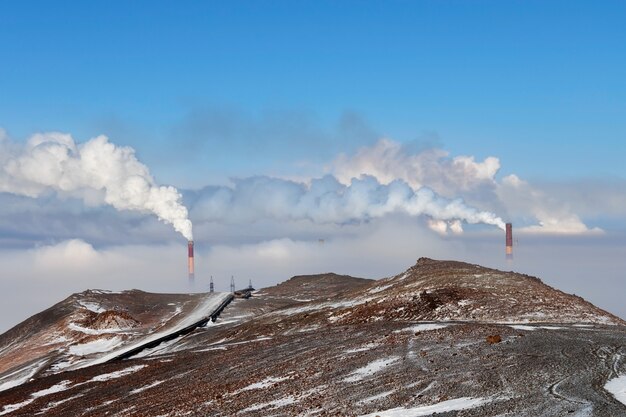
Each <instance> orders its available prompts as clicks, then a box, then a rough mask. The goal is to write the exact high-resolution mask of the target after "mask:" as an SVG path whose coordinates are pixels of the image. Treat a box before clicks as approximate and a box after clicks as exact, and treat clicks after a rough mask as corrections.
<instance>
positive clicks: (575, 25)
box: [0, 0, 626, 329]
mask: <svg viewBox="0 0 626 417" xmlns="http://www.w3.org/2000/svg"><path fill="white" fill-rule="evenodd" d="M625 21H626V2H623V1H603V2H588V1H571V0H570V1H501V0H498V1H445V0H433V1H384V2H383V1H377V2H375V1H300V2H294V1H225V2H217V1H202V2H200V1H196V2H192V1H189V2H158V1H150V2H147V1H133V2H121V1H108V2H78V1H75V2H63V3H59V2H52V1H48V2H44V1H38V2H35V1H19V2H17V1H13V2H9V1H5V2H0V129H4V131H6V134H5V133H4V132H3V131H2V130H0V270H2V271H5V276H4V277H2V281H1V282H0V289H2V290H3V291H0V293H2V294H5V296H4V298H3V297H2V296H1V295H0V317H2V319H3V320H4V322H2V321H0V329H1V328H2V327H7V326H9V325H11V324H14V323H15V322H17V320H18V319H22V318H25V317H27V316H29V315H31V314H33V313H34V312H36V311H39V310H41V309H43V308H46V307H47V306H49V305H51V304H52V303H53V302H56V301H58V300H59V299H61V298H64V297H65V296H67V295H68V294H69V293H71V292H75V291H82V290H84V289H86V288H94V287H101V288H110V289H126V288H142V289H145V290H149V291H189V288H188V287H187V284H186V282H187V281H186V274H185V272H186V271H185V266H186V259H185V258H184V257H181V253H183V254H186V242H185V240H184V238H183V236H181V234H180V233H177V232H176V231H175V229H176V230H178V231H179V232H180V230H182V229H181V227H178V228H176V226H175V227H171V226H172V224H174V223H175V222H182V223H183V229H184V224H186V223H185V222H186V221H187V222H188V221H191V222H192V223H193V233H194V240H195V241H196V249H197V261H198V262H197V271H196V272H197V274H196V276H197V278H198V282H199V284H198V285H204V284H201V283H202V282H204V281H207V279H208V276H211V275H212V276H214V277H215V279H216V283H217V285H218V287H219V286H220V285H221V283H223V284H224V286H223V288H227V285H228V282H229V277H230V276H231V275H235V276H237V277H242V279H243V281H242V282H244V281H245V282H247V278H252V279H253V282H254V283H255V285H258V286H259V287H262V286H266V285H273V284H276V283H277V282H279V281H280V280H283V279H286V278H288V277H289V276H290V275H294V274H304V273H316V272H327V271H335V272H340V273H346V274H354V275H360V276H366V277H371V278H380V277H382V276H386V275H393V274H396V273H398V272H400V271H402V270H404V269H405V268H406V267H408V266H410V265H411V264H412V263H414V262H415V259H417V258H418V257H419V256H430V257H434V258H447V259H461V260H466V261H469V262H474V263H481V264H484V265H486V266H492V267H496V268H504V269H507V270H508V269H515V270H516V271H520V272H525V273H529V274H535V275H538V276H540V277H542V278H544V279H545V280H546V282H548V283H549V284H551V285H554V286H556V287H558V288H562V289H564V290H566V291H568V292H575V293H576V294H580V295H582V296H584V297H586V298H588V299H589V300H590V301H592V302H594V303H596V304H598V305H599V306H600V307H603V308H606V309H608V310H609V311H611V312H614V313H616V314H618V315H620V316H621V317H626V307H625V306H624V303H623V300H622V298H623V297H622V295H623V293H624V291H623V288H624V277H623V272H622V271H624V270H626V164H624V162H623V160H624V155H626V77H625V74H626V29H624V27H625V25H624V22H625ZM38 132H45V134H43V135H40V136H34V137H33V136H32V135H34V134H35V133H38ZM51 132H64V133H68V134H71V136H72V138H69V137H67V136H64V135H60V134H57V133H51ZM100 134H105V135H107V136H108V137H109V140H110V142H108V143H106V141H104V142H103V141H102V140H91V138H94V137H96V136H97V135H100ZM384 138H386V139H384ZM27 141H28V143H29V144H33V143H35V145H33V146H32V147H31V146H30V145H29V144H26V143H27ZM42 141H43V142H42ZM75 142H78V143H81V144H82V145H81V146H82V147H81V148H80V149H81V152H75V151H71V152H70V151H69V150H71V149H74V150H75V149H77V148H75ZM110 144H115V145H116V146H117V147H116V148H114V149H116V150H117V151H119V150H120V148H119V146H130V147H132V148H133V149H134V150H135V151H136V156H137V160H135V159H134V157H128V158H126V159H124V158H117V159H116V157H114V155H113V156H111V158H110V160H108V161H109V162H110V163H111V164H110V165H108V170H107V168H104V167H103V165H97V164H96V166H95V167H94V165H93V164H92V162H93V161H94V159H97V158H93V156H94V155H96V156H99V155H104V154H106V152H107V149H108V150H109V151H110V150H111V147H108V148H107V146H108V145H110ZM87 149H89V150H90V153H89V155H91V158H88V157H85V156H84V155H85V154H87V152H86V150H87ZM49 150H53V151H54V152H47V151H49ZM40 151H41V152H40ZM443 151H446V152H448V154H445V153H444V152H443ZM122 153H123V152H122ZM67 154H71V157H70V158H69V163H67V164H65V162H67V161H61V162H63V163H58V162H59V161H58V160H57V159H55V158H57V157H59V155H60V156H61V157H63V156H66V155H67ZM42 155H43V156H42ZM109 156H110V155H109ZM118 156H119V155H118ZM127 156H128V155H127ZM131 156H132V155H131ZM488 157H495V158H488ZM105 159H106V158H105ZM143 164H145V166H144V165H143ZM104 165H106V164H104ZM78 168H80V169H78ZM116 169H117V170H116ZM148 169H149V171H150V173H151V174H152V175H153V176H154V177H155V178H156V183H157V184H147V186H146V187H143V188H142V186H141V185H142V184H143V185H144V186H145V185H146V184H145V183H141V180H142V179H145V178H144V177H145V176H144V173H145V172H147V171H148ZM110 172H123V173H125V175H121V176H115V175H108V174H109V173H110ZM135 174H138V175H135ZM325 175H326V176H325ZM363 175H366V176H369V177H363ZM129 178H131V179H133V180H139V182H136V181H135V182H132V181H130V182H127V180H128V179H129ZM103 184H105V185H104V186H103ZM138 184H139V185H138ZM160 184H171V185H173V186H175V187H177V188H178V190H180V192H181V193H182V195H183V197H182V199H181V200H180V201H178V200H176V198H177V196H178V194H177V192H176V191H175V190H172V189H170V190H169V192H167V193H165V194H166V195H165V197H163V199H162V200H159V201H158V203H163V202H169V203H173V204H171V205H167V204H165V205H164V206H162V205H160V204H151V205H150V207H151V208H150V209H145V208H146V207H147V206H142V205H141V204H140V205H137V204H136V201H142V200H141V198H139V199H138V200H137V199H136V198H135V197H137V196H145V195H144V194H142V193H141V192H142V191H146V190H148V191H150V190H154V189H157V188H158V187H159V185H160ZM151 187H152V188H151ZM426 188H428V189H430V190H432V191H433V192H429V191H425V189H426ZM159 189H160V188H159ZM137 190H139V191H137ZM131 191H137V194H136V195H135V194H133V192H131ZM456 199H462V201H463V203H459V201H460V200H456ZM451 202H452V203H451ZM151 203H155V202H154V201H151ZM426 203H428V204H426ZM431 203H432V204H431ZM183 204H184V206H185V208H187V209H188V210H189V211H188V214H189V216H188V218H187V217H186V216H187V212H186V211H184V210H183V211H184V213H183V214H184V215H181V212H180V211H176V210H174V212H175V213H174V215H173V216H170V215H172V213H171V212H168V213H166V214H163V211H162V210H161V211H159V210H160V209H163V208H164V207H165V208H171V207H175V208H180V207H181V206H182V205H183ZM155 207H156V208H155ZM424 207H427V208H430V209H432V207H435V208H437V209H436V210H434V212H430V213H429V212H428V211H424V210H423V209H424ZM165 211H167V210H165ZM431 211H432V210H431ZM450 213H452V214H450ZM168 216H170V217H168ZM157 217H159V218H160V219H161V220H163V219H169V220H166V222H165V223H164V222H159V221H158V220H157ZM502 220H506V221H513V223H514V230H515V233H516V234H515V236H516V246H517V243H519V249H518V248H516V250H515V253H516V258H515V260H514V262H513V264H507V263H505V262H504V258H503V248H502V244H503V238H504V237H503V236H502V232H501V230H500V229H499V228H498V227H497V226H498V224H500V223H501V222H502ZM168 222H169V223H168ZM476 223H478V224H476ZM179 224H180V223H179ZM494 226H496V227H494ZM461 228H462V229H463V230H460V229H461ZM185 230H186V229H185ZM181 233H182V232H181ZM183 234H184V233H183ZM320 238H323V239H324V240H325V242H326V243H325V244H324V246H320V245H319V243H318V242H319V239H320ZM242 260H243V261H242ZM25 265H26V266H27V267H25ZM178 275H180V277H179V276H178ZM173 277H174V278H173ZM589 277H594V278H593V281H592V280H590V279H589ZM178 278H184V279H183V280H179V279H178ZM203 280H204V281H203ZM220 280H222V281H220ZM204 283H205V284H206V282H204ZM32 288H42V290H41V291H39V292H37V291H35V292H33V290H32ZM201 289H206V288H203V287H198V288H196V290H201ZM24 300H30V301H29V302H24ZM2 309H4V310H2ZM18 310H19V311H18Z"/></svg>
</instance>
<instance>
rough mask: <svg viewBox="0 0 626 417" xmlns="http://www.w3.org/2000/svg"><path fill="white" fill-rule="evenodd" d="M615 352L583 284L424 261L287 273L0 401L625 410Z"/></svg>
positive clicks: (625, 337)
mask: <svg viewBox="0 0 626 417" xmlns="http://www.w3.org/2000/svg"><path fill="white" fill-rule="evenodd" d="M323 285H328V291H327V292H326V293H324V291H321V292H320V289H322V288H323ZM303 289H306V291H309V292H308V293H307V294H308V295H303V293H305V290H303ZM312 289H314V290H312ZM300 291H302V293H300ZM166 297H170V296H166ZM304 300H311V301H304ZM59 314H60V313H59ZM131 316H132V314H131ZM133 317H134V316H133ZM44 327H45V326H44ZM41 331H43V329H42V330H41ZM625 357H626V326H625V323H624V321H623V320H621V319H620V318H618V317H615V316H613V315H611V314H609V313H607V312H604V311H603V310H601V309H598V308H597V307H595V306H593V305H592V304H590V303H588V302H586V301H584V300H583V299H581V298H580V297H576V296H572V295H568V294H565V293H563V292H561V291H559V290H556V289H554V288H551V287H549V286H547V285H545V284H543V283H541V281H540V280H539V279H537V278H533V277H528V276H525V275H520V274H515V273H511V272H502V271H496V270H493V269H488V268H484V267H481V266H478V265H471V264H465V263H460V262H451V261H435V260H431V259H420V260H419V261H418V262H417V263H416V264H415V265H414V266H413V267H411V268H409V269H408V270H407V271H405V272H403V273H401V274H398V275H396V276H394V277H389V278H385V279H383V280H378V281H369V282H368V281H362V280H354V279H353V278H350V277H341V276H336V275H329V274H324V275H323V276H308V277H294V278H292V279H291V280H288V281H286V283H283V284H280V285H278V286H275V287H271V288H267V289H263V290H261V291H258V292H256V293H255V294H253V297H252V298H250V299H248V300H243V299H237V300H234V301H233V302H232V303H231V304H230V305H229V306H228V307H227V308H226V309H225V310H224V311H223V312H222V314H221V315H220V317H219V319H218V320H217V321H216V322H215V323H211V322H209V323H208V325H207V326H206V327H202V328H197V329H196V330H194V331H193V332H190V333H188V334H185V335H181V336H180V337H178V338H177V339H175V340H171V341H168V342H166V343H163V344H160V345H158V346H156V347H152V348H150V349H147V350H145V351H142V352H140V353H139V354H137V355H135V356H133V357H131V358H129V359H125V360H117V361H112V362H107V363H103V364H98V365H94V366H88V367H85V368H81V369H73V370H67V371H64V372H60V373H55V374H49V375H41V376H37V377H36V378H34V379H33V380H32V381H30V382H27V383H24V384H22V385H20V386H17V387H14V388H12V389H8V390H6V391H3V392H0V404H5V406H4V408H3V409H2V410H0V413H4V414H5V415H11V416H31V415H35V414H37V413H42V412H43V413H45V414H47V415H63V416H74V415H76V416H78V415H89V416H99V415H124V416H132V415H137V416H144V415H151V416H156V415H163V416H179V415H181V416H182V415H191V416H206V415H212V416H213V415H215V416H232V415H241V416H267V415H276V416H297V415H302V416H305V415H306V416H308V415H319V416H330V415H333V416H334V415H346V416H381V417H390V416H399V415H411V416H419V415H432V414H433V413H439V414H437V415H441V416H453V415H459V416H460V415H463V416H466V417H467V416H481V417H482V416H486V417H490V416H491V417H495V416H505V415H507V416H561V415H574V416H576V415H578V416H587V415H594V416H595V415H597V416H622V415H626V405H624V404H623V403H622V402H620V400H619V399H618V398H619V395H620V394H619V392H620V390H621V389H623V388H624V385H623V384H624V382H623V381H624V378H625V377H624V375H626V362H625V361H624V358H625ZM616 396H617V398H616ZM461 410H462V411H461Z"/></svg>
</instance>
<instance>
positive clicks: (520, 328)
mask: <svg viewBox="0 0 626 417" xmlns="http://www.w3.org/2000/svg"><path fill="white" fill-rule="evenodd" d="M509 327H511V328H513V329H515V330H528V331H529V332H533V331H535V330H537V328H536V327H533V326H524V325H522V324H510V325H509Z"/></svg>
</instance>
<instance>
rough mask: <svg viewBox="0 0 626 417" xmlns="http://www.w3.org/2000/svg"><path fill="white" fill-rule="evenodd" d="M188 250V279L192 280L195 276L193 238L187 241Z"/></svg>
mask: <svg viewBox="0 0 626 417" xmlns="http://www.w3.org/2000/svg"><path fill="white" fill-rule="evenodd" d="M188 252H189V260H188V265H187V266H188V269H189V281H190V282H193V280H194V278H195V272H194V265H193V240H190V241H189V244H188Z"/></svg>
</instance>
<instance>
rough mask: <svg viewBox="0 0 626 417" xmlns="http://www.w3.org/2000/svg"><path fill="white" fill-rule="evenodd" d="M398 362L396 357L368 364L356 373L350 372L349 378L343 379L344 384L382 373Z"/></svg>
mask: <svg viewBox="0 0 626 417" xmlns="http://www.w3.org/2000/svg"><path fill="white" fill-rule="evenodd" d="M399 360H400V358H399V357H397V356H396V357H390V358H386V359H377V360H375V361H373V362H370V363H368V364H367V365H365V366H364V367H362V368H359V369H357V370H356V371H354V372H352V373H351V374H350V376H348V377H346V378H344V382H357V381H360V380H362V379H365V378H366V377H368V376H369V375H371V374H375V373H377V372H380V371H382V370H383V369H385V368H387V367H388V366H390V365H392V364H394V363H395V362H397V361H399Z"/></svg>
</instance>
